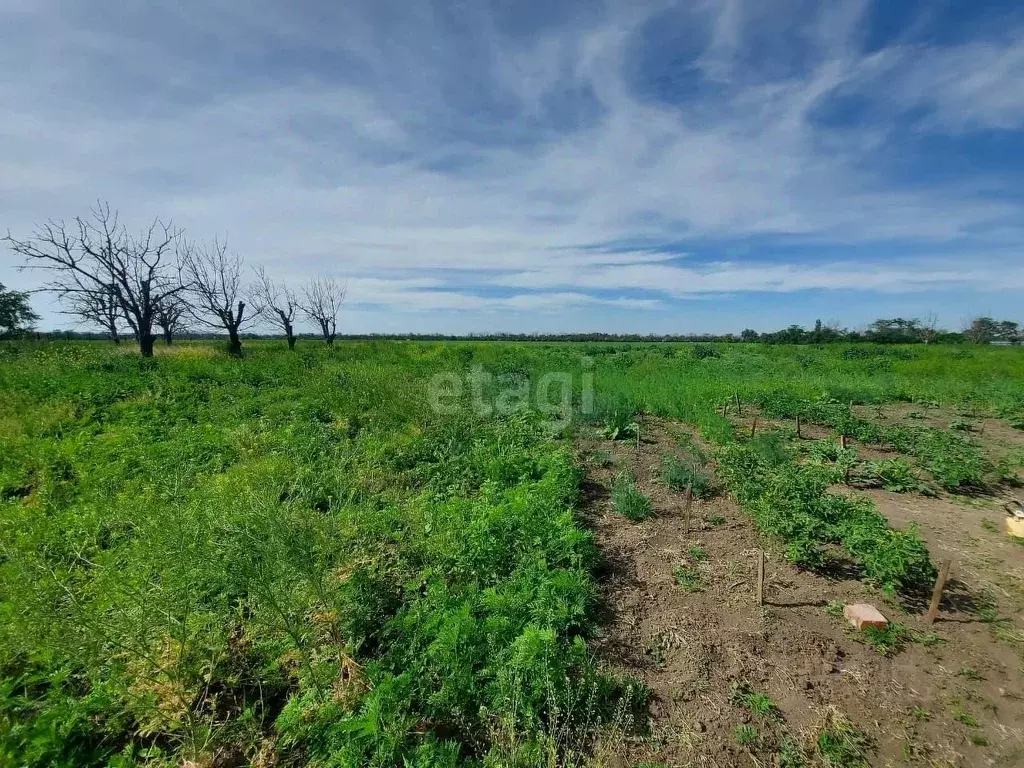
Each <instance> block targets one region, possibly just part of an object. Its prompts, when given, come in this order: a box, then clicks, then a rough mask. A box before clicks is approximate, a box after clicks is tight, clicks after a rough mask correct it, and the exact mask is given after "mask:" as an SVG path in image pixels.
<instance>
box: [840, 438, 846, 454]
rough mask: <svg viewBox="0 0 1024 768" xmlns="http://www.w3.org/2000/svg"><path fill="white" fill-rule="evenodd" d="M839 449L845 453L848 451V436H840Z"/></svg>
mask: <svg viewBox="0 0 1024 768" xmlns="http://www.w3.org/2000/svg"><path fill="white" fill-rule="evenodd" d="M839 447H840V448H842V449H843V450H844V451H845V450H846V435H840V436H839Z"/></svg>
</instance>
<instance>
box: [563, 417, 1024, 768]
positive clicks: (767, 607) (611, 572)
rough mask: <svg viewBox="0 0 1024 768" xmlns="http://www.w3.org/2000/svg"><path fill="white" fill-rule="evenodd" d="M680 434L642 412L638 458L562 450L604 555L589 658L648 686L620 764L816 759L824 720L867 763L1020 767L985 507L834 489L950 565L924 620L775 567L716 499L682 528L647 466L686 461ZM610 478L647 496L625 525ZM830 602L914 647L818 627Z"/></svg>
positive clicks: (593, 445)
mask: <svg viewBox="0 0 1024 768" xmlns="http://www.w3.org/2000/svg"><path fill="white" fill-rule="evenodd" d="M814 429H816V428H813V427H812V429H811V431H813V430H814ZM684 434H689V435H691V436H692V439H693V440H694V442H696V443H697V444H699V440H698V439H697V438H696V436H695V435H693V433H692V430H690V429H689V428H688V427H686V426H684V425H681V424H676V423H672V422H668V421H665V420H661V419H656V418H654V417H644V418H643V420H642V423H641V435H642V437H643V440H642V441H641V443H640V445H639V447H638V446H637V444H636V442H635V441H609V440H604V439H601V438H599V437H597V436H592V437H589V438H582V439H580V440H579V441H578V451H579V453H580V460H581V463H582V464H583V465H584V466H586V467H587V468H588V470H587V473H588V474H587V481H586V484H585V487H584V490H585V498H584V502H583V504H582V513H583V515H584V517H585V519H586V520H587V521H588V522H589V524H590V525H591V526H592V527H593V530H594V532H595V536H596V539H597V543H598V545H599V546H600V548H601V550H602V551H603V553H604V556H605V558H606V561H607V566H606V570H605V572H604V574H603V576H602V582H601V588H602V591H603V597H604V601H605V607H606V616H605V624H604V635H603V636H602V637H600V638H599V639H598V640H597V641H595V643H594V647H595V651H596V653H597V654H598V656H599V658H600V659H602V660H603V662H605V663H606V664H607V665H609V666H610V667H611V668H613V669H614V670H616V671H618V672H620V673H624V674H631V675H633V676H635V677H637V678H639V679H641V680H643V681H644V682H645V683H646V684H647V685H648V686H649V687H650V689H651V690H652V692H653V696H652V700H651V706H650V713H651V722H650V725H651V729H650V733H649V734H647V735H646V736H641V737H637V738H634V739H628V740H626V741H625V742H624V744H623V746H622V754H621V755H619V757H618V759H620V760H621V763H620V764H621V765H623V766H634V765H637V764H639V763H641V762H643V761H653V762H655V763H658V762H660V763H663V764H665V765H668V766H689V765H695V766H723V767H724V766H734V765H751V766H771V765H778V764H780V760H781V759H782V758H781V757H780V754H781V753H782V752H784V750H785V747H784V744H785V742H786V741H788V740H792V742H795V744H797V745H799V746H800V747H802V748H803V749H804V750H805V753H806V754H807V755H809V756H810V758H811V761H812V762H816V763H818V764H827V763H825V762H824V759H823V757H822V755H821V752H820V750H818V749H817V747H816V744H817V741H818V738H819V736H820V735H821V733H822V731H823V729H824V728H826V727H827V726H831V727H832V728H833V729H834V728H835V727H836V723H841V722H842V718H848V719H849V721H850V722H851V723H852V725H853V726H854V727H855V728H856V729H859V730H861V731H863V732H864V733H866V734H867V736H868V737H869V739H870V742H871V746H870V748H869V750H868V755H869V757H868V762H869V763H870V764H871V765H879V766H884V765H958V766H959V765H964V766H975V765H976V766H991V765H1006V766H1013V765H1024V676H1022V656H1021V651H1022V648H1024V634H1022V633H1021V631H1020V626H1021V616H1020V611H1021V609H1022V606H1024V591H1022V585H1024V546H1021V545H1019V544H1016V543H1013V542H1011V541H1010V540H1009V539H1007V538H1006V537H1005V535H1004V534H1003V533H1002V532H1001V530H1000V529H999V527H998V526H1000V525H1001V524H1002V519H1001V514H1000V513H999V512H998V508H997V507H996V506H995V505H994V503H988V504H987V505H986V504H980V505H979V506H976V507H975V506H969V505H964V504H963V503H955V502H953V501H950V500H948V499H930V498H926V497H923V496H917V495H902V496H901V495H897V494H890V493H886V492H883V491H854V490H850V491H848V492H850V493H867V494H869V495H870V496H871V497H872V498H873V499H874V500H875V501H876V503H877V504H878V506H879V508H880V510H881V511H882V512H883V513H884V514H886V515H888V516H889V517H890V520H891V521H892V523H893V524H894V525H897V526H902V525H904V524H906V523H908V522H911V521H914V522H917V523H918V524H919V525H920V527H921V531H922V535H923V536H924V537H925V538H926V539H927V541H928V543H929V546H930V548H931V551H932V555H933V559H934V560H936V561H940V560H941V559H943V558H944V557H947V556H948V557H951V558H952V559H953V560H954V565H953V579H952V580H951V582H950V584H949V586H948V587H947V590H946V596H945V599H944V601H943V604H942V611H941V613H940V618H939V620H938V621H937V622H936V623H935V624H934V625H931V626H929V625H927V624H926V622H925V620H924V618H923V613H924V606H923V605H909V606H908V605H900V604H899V603H897V602H896V601H893V600H889V599H886V598H885V597H884V596H883V595H881V594H880V593H879V592H877V591H876V590H873V589H872V588H870V587H869V586H867V585H866V584H864V583H862V582H861V581H859V580H857V579H856V578H854V577H853V575H851V574H842V573H835V574H830V575H827V576H826V575H820V574H815V573H810V572H807V571H801V570H799V569H797V568H796V567H794V566H792V565H791V564H789V563H787V562H786V561H785V560H784V558H783V557H782V553H781V551H780V550H779V548H778V547H777V545H775V544H773V543H772V542H769V541H766V540H764V539H762V538H761V537H760V536H759V534H758V533H757V531H756V530H755V529H754V527H753V524H752V522H751V520H750V518H749V517H748V516H747V515H745V514H744V513H743V512H742V511H741V510H740V509H739V507H738V505H737V504H736V502H735V501H734V500H733V499H732V498H731V497H729V496H727V495H724V494H720V495H718V496H716V497H714V498H712V499H709V500H695V501H694V504H693V507H692V511H691V514H690V515H689V516H687V515H686V514H685V513H684V503H683V494H682V493H679V492H676V491H673V490H671V489H670V488H668V487H667V486H666V485H665V484H664V482H663V481H662V479H661V477H662V470H661V467H662V461H663V457H664V456H666V455H675V456H677V457H683V456H685V455H686V452H685V450H684V449H683V448H682V447H681V445H680V442H679V436H680V435H684ZM810 436H812V435H811V434H810V433H809V434H808V437H810ZM814 436H815V437H817V436H818V435H814ZM711 469H712V470H713V467H711ZM623 472H627V473H629V474H631V475H632V476H633V477H635V479H636V482H637V485H638V487H639V488H640V489H641V490H642V491H643V492H644V493H645V494H647V495H648V496H649V497H650V498H651V499H652V501H653V506H654V511H655V514H654V515H653V516H652V517H650V518H648V519H646V520H644V521H642V522H638V523H633V522H630V521H629V520H627V519H626V518H625V517H623V516H622V515H621V514H619V513H618V512H616V511H615V510H614V508H613V507H612V504H611V499H610V488H611V485H612V482H613V480H614V479H615V477H616V476H617V475H619V474H620V473H623ZM982 520H989V521H991V523H992V524H995V525H996V529H995V530H990V529H989V528H990V527H991V526H987V527H982V522H981V521H982ZM762 551H765V552H766V569H765V570H766V579H765V601H764V605H763V606H761V605H758V603H757V600H756V573H757V563H758V559H759V557H760V554H761V552H762ZM681 566H682V567H686V568H688V569H690V570H691V571H694V570H695V571H697V572H699V574H700V584H699V586H698V587H697V590H698V591H690V590H688V589H686V588H684V587H683V586H681V585H680V584H679V583H677V581H676V578H675V576H674V572H675V571H676V569H678V568H680V567H681ZM834 601H840V602H841V603H845V604H850V603H871V604H873V605H875V606H876V607H878V608H879V609H880V610H881V611H882V612H883V613H884V614H885V615H886V616H887V617H888V618H889V619H890V621H893V622H899V623H901V624H903V625H905V626H906V627H907V629H908V630H909V631H910V633H911V635H912V636H913V637H916V638H917V639H916V641H911V642H907V643H906V644H905V646H904V647H903V649H902V650H900V651H898V652H896V653H894V654H892V655H891V656H885V655H883V653H881V652H880V651H878V650H877V649H876V648H875V647H873V646H872V645H871V644H868V643H866V642H865V641H864V635H863V634H862V633H859V632H857V631H856V630H854V629H853V628H852V627H849V626H848V625H847V623H846V622H845V621H844V620H843V618H842V617H841V616H836V615H835V605H836V603H835V602H834ZM829 603H832V604H833V605H832V610H831V611H829V610H826V607H827V606H828V605H829ZM737 689H738V690H740V691H747V692H748V693H763V694H766V695H767V696H768V697H770V699H771V701H772V702H773V703H774V704H775V705H776V707H777V710H774V711H770V712H769V713H768V714H761V715H758V714H755V713H753V712H751V711H750V707H744V706H743V705H742V704H741V703H737V701H738V699H740V698H742V696H739V695H737V693H736V691H737ZM738 728H739V729H740V730H739V732H737V729H738ZM754 732H756V735H752V733H754ZM741 741H744V742H746V743H744V744H741V743H740V742H741ZM789 746H790V747H792V746H793V744H790V745H789ZM835 764H841V765H857V764H862V763H857V762H853V761H851V762H846V763H835Z"/></svg>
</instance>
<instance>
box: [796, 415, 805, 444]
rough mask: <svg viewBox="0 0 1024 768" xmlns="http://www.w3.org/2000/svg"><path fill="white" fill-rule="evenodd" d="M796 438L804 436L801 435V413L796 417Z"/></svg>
mask: <svg viewBox="0 0 1024 768" xmlns="http://www.w3.org/2000/svg"><path fill="white" fill-rule="evenodd" d="M796 436H797V437H798V438H801V437H803V435H801V434H800V414H799V413H798V414H797V415H796Z"/></svg>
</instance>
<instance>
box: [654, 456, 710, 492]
mask: <svg viewBox="0 0 1024 768" xmlns="http://www.w3.org/2000/svg"><path fill="white" fill-rule="evenodd" d="M662 478H663V479H664V481H665V484H666V485H667V486H668V487H669V488H671V489H672V490H674V491H684V490H686V487H687V486H691V487H692V489H693V496H694V498H697V499H709V498H711V497H712V496H714V495H715V488H714V484H713V483H712V480H711V476H710V475H709V474H708V473H706V472H703V471H701V470H699V469H697V467H696V466H695V465H691V464H683V463H682V462H680V461H679V460H678V459H676V458H674V457H671V456H666V457H665V458H664V459H663V461H662Z"/></svg>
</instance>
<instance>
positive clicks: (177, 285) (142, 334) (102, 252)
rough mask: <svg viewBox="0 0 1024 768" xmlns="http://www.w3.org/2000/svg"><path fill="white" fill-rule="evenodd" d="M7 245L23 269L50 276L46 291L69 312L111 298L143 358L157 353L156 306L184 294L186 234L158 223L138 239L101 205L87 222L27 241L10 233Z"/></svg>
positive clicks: (50, 227)
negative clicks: (20, 259) (22, 260)
mask: <svg viewBox="0 0 1024 768" xmlns="http://www.w3.org/2000/svg"><path fill="white" fill-rule="evenodd" d="M4 241H5V242H7V243H8V244H9V245H10V247H11V248H12V249H13V250H14V252H15V253H17V254H20V255H21V256H23V257H24V258H25V259H26V261H27V264H26V265H25V266H24V267H23V269H42V270H46V271H47V272H49V273H50V275H51V277H52V279H51V280H50V282H49V283H47V284H46V285H45V286H44V290H48V291H52V292H53V293H55V294H56V295H57V297H58V299H60V300H62V301H64V302H65V303H66V305H67V306H68V307H69V308H70V310H69V311H74V309H75V308H76V307H77V308H78V309H87V308H91V307H94V306H96V305H98V304H101V303H102V302H104V301H108V300H109V299H110V297H111V296H112V297H113V298H114V299H115V300H116V304H117V306H118V309H119V311H120V315H121V317H123V318H124V320H125V321H126V322H127V323H128V325H129V327H130V328H131V329H132V333H133V334H134V335H135V339H136V341H138V343H139V349H140V351H141V352H142V356H143V357H151V356H152V355H153V324H154V321H155V319H156V308H157V306H158V305H159V304H160V302H161V301H163V300H165V299H167V298H169V297H171V296H176V295H178V294H179V293H181V292H182V291H183V290H184V286H182V284H181V281H180V279H179V264H180V261H179V258H180V256H181V252H182V249H183V247H184V245H185V241H184V238H183V236H182V232H181V230H179V229H176V228H175V227H174V226H173V225H172V224H170V223H164V222H162V221H160V219H156V220H154V221H153V223H152V224H150V225H149V227H148V228H147V229H144V230H143V231H142V232H141V233H140V234H139V235H131V234H129V233H128V230H127V229H126V228H125V227H124V226H123V225H122V224H121V223H120V222H119V220H118V214H117V212H116V211H113V212H112V211H111V210H110V205H109V204H108V203H104V202H99V203H97V205H96V207H95V208H93V209H92V210H91V211H90V215H89V217H88V218H85V219H83V218H76V219H75V220H74V222H73V223H71V224H65V223H64V222H63V221H49V222H47V223H46V224H45V225H43V226H41V227H39V228H37V229H36V231H35V232H34V233H33V234H32V236H31V237H29V238H28V239H26V240H16V239H14V238H13V237H11V235H10V233H8V234H7V236H6V237H5V238H4ZM87 311H89V312H90V313H91V312H92V309H87Z"/></svg>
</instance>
